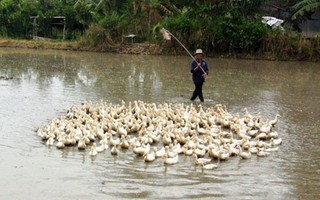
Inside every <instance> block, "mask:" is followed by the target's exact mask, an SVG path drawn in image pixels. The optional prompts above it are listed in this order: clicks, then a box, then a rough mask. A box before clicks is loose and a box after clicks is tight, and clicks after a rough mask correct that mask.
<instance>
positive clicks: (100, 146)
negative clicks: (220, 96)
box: [37, 101, 282, 169]
mask: <svg viewBox="0 0 320 200" xmlns="http://www.w3.org/2000/svg"><path fill="white" fill-rule="evenodd" d="M279 117H280V115H278V114H277V115H276V116H275V118H274V119H272V120H269V119H267V120H265V121H263V120H262V117H261V115H260V114H257V115H252V114H250V113H249V112H248V110H247V109H244V113H243V115H242V116H241V115H240V114H239V113H237V114H235V115H232V114H230V113H228V112H227V109H226V107H225V106H224V105H221V104H218V105H215V106H213V107H209V108H207V109H205V110H204V109H203V107H202V106H201V105H198V106H194V105H193V104H190V105H184V104H173V103H164V104H155V103H151V104H150V103H144V102H142V101H134V102H133V103H131V102H129V103H128V105H127V104H126V103H125V102H122V104H121V105H112V104H108V103H106V102H103V101H101V102H99V103H97V104H95V105H93V103H92V102H91V101H86V102H84V103H83V105H82V106H78V107H76V106H73V107H71V108H70V109H68V111H67V113H66V114H65V115H62V116H61V117H60V118H55V119H53V120H52V121H51V123H49V124H48V125H47V126H46V127H43V128H39V129H38V131H37V133H38V135H39V136H40V137H41V138H42V139H43V140H44V141H46V144H47V145H48V146H52V145H55V146H56V147H57V148H59V149H62V148H65V147H66V146H77V147H78V149H79V150H85V149H86V148H89V149H90V152H89V155H91V156H96V155H97V154H98V153H101V152H103V151H106V150H109V151H110V152H111V154H112V155H117V154H119V153H121V151H120V149H131V150H132V152H133V153H134V154H136V155H138V156H141V157H143V158H144V160H145V161H146V162H152V161H154V160H156V159H163V162H164V163H165V164H175V163H178V162H179V156H181V155H182V154H184V155H186V156H192V157H193V159H194V162H195V164H196V165H199V166H201V167H203V169H213V168H216V167H217V165H216V164H214V162H213V160H215V159H217V160H220V161H225V160H228V159H229V158H230V157H232V156H239V157H240V158H242V159H249V158H251V156H252V154H255V155H256V156H268V155H269V154H270V152H272V151H277V150H278V148H279V147H278V145H280V144H281V143H282V139H281V138H280V137H278V133H277V132H276V131H274V130H272V129H273V127H274V126H275V124H276V123H277V122H278V119H279Z"/></svg>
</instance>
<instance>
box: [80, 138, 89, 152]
mask: <svg viewBox="0 0 320 200" xmlns="http://www.w3.org/2000/svg"><path fill="white" fill-rule="evenodd" d="M86 146H87V145H86V142H85V139H84V138H81V139H80V140H79V142H78V149H79V150H84V149H86Z"/></svg>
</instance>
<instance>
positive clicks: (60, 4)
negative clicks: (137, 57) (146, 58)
mask: <svg viewBox="0 0 320 200" xmlns="http://www.w3.org/2000/svg"><path fill="white" fill-rule="evenodd" d="M265 2H266V0H242V1H238V0H228V1H217V0H196V1H182V0H176V1H173V0H131V1H129V0H37V1H35V0H1V1H0V22H1V27H0V36H2V37H5V38H20V39H31V38H32V36H33V25H32V20H31V18H30V17H31V16H37V17H38V26H37V35H38V36H41V37H45V38H53V39H58V40H61V39H62V38H63V37H62V31H63V30H62V28H61V27H53V26H51V25H52V23H53V19H52V17H54V16H64V17H65V25H66V26H65V27H66V33H65V38H66V39H67V40H72V41H78V42H79V45H80V46H82V47H86V48H84V49H94V50H108V48H110V47H112V46H114V45H119V44H124V43H130V42H132V41H134V42H147V43H154V44H159V45H161V46H162V47H163V48H164V49H165V48H170V49H175V50H176V51H175V52H179V51H180V52H183V49H181V47H180V46H179V45H178V44H177V43H176V42H175V41H172V42H170V44H168V43H165V42H164V41H163V39H162V36H161V35H160V33H159V30H160V29H161V28H162V27H165V28H167V29H168V30H170V31H171V32H172V33H173V34H174V35H175V36H176V37H177V38H179V40H181V42H182V43H183V44H185V45H186V46H187V48H188V49H191V50H192V49H196V48H199V47H201V48H203V49H204V50H205V51H206V52H207V54H209V55H210V54H224V55H239V54H251V55H260V54H266V53H269V54H272V55H273V56H281V58H285V57H286V58H290V57H295V58H298V59H301V60H319V59H320V58H319V52H320V47H319V40H320V39H319V38H311V39H306V38H304V37H303V36H301V34H300V33H297V32H293V31H280V30H274V29H271V28H270V27H267V26H266V25H264V24H262V23H261V16H262V13H261V7H262V5H263V3H265ZM285 2H287V4H288V5H290V9H291V10H292V15H291V20H292V21H293V22H294V21H297V20H298V19H301V18H302V17H303V16H304V15H309V14H310V12H313V11H316V10H319V0H303V1H297V0H293V1H285ZM129 34H135V35H136V37H135V38H134V39H133V40H130V39H129V38H126V37H125V36H126V35H129Z"/></svg>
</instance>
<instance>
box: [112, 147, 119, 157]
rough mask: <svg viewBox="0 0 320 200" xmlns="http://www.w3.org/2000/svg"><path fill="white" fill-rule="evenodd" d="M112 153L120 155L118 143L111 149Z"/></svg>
mask: <svg viewBox="0 0 320 200" xmlns="http://www.w3.org/2000/svg"><path fill="white" fill-rule="evenodd" d="M110 152H111V154H112V155H118V153H119V150H118V149H117V145H114V146H113V147H112V148H111V150H110Z"/></svg>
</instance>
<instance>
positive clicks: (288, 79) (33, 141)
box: [0, 48, 320, 200]
mask: <svg viewBox="0 0 320 200" xmlns="http://www.w3.org/2000/svg"><path fill="white" fill-rule="evenodd" d="M190 61H191V60H190V58H189V57H187V56H185V57H183V56H181V57H173V56H141V55H118V54H105V53H88V52H67V51H51V50H25V49H9V48H8V49H7V48H1V49H0V76H2V77H8V78H9V79H4V78H3V79H0V122H1V123H0V173H1V178H0V199H70V198H72V199H102V198H104V199H132V198H145V199H160V198H161V199H162V198H166V199H310V200H312V199H319V197H320V190H319V188H320V148H319V144H320V130H319V127H320V121H319V119H320V118H319V113H320V89H319V88H320V66H319V63H308V62H271V61H254V60H235V59H214V58H207V61H208V63H209V70H210V72H209V76H208V78H207V80H206V83H205V84H204V88H203V90H204V96H205V103H204V106H212V105H214V104H217V103H222V104H225V105H226V106H227V108H228V111H229V112H231V113H237V112H239V113H242V112H243V111H242V109H243V108H245V107H247V108H248V110H249V112H251V113H252V114H257V113H258V112H260V113H261V115H262V116H263V118H264V119H266V118H270V119H271V118H273V117H274V116H275V115H276V114H277V113H279V114H280V115H281V116H282V117H281V121H280V122H279V123H278V124H277V126H276V128H275V129H276V130H277V131H278V132H279V134H280V137H282V139H283V144H282V145H281V146H280V150H279V151H277V152H272V154H271V155H270V156H269V157H264V158H257V157H256V156H253V157H252V158H251V159H250V160H241V159H239V158H238V157H235V158H232V159H230V160H229V161H227V162H220V163H218V164H219V168H217V169H215V170H210V171H209V170H206V171H203V170H201V168H197V167H195V166H194V165H193V164H192V161H191V159H190V158H188V157H183V156H182V157H180V161H179V163H178V164H176V165H173V166H165V165H164V164H163V162H162V161H161V160H156V161H155V162H153V163H145V162H144V161H143V160H142V159H141V158H137V157H136V156H134V155H133V153H132V152H130V151H128V152H121V153H120V154H119V155H118V156H116V157H114V156H112V155H111V154H110V151H105V152H104V153H101V154H99V155H98V156H96V157H94V158H91V157H90V156H89V155H88V151H89V149H87V151H78V150H77V149H76V148H72V147H71V148H66V149H64V150H58V149H56V148H55V147H51V148H49V147H47V146H46V145H45V144H44V142H42V141H41V139H40V138H39V137H38V136H37V135H36V133H35V130H36V129H37V128H39V127H42V126H45V125H47V124H48V123H49V122H50V120H51V119H53V118H54V117H59V116H60V115H61V114H62V113H65V112H66V109H67V108H69V107H71V106H72V105H80V104H81V103H82V102H83V101H85V100H92V101H93V102H98V101H100V100H104V101H108V102H110V103H113V104H119V103H120V102H121V100H124V101H126V102H129V101H134V100H143V101H145V102H148V103H151V102H155V103H164V102H173V103H185V104H189V103H190V101H189V98H190V96H191V93H192V90H193V84H192V82H191V74H190V72H189V62H190ZM10 77H12V78H10ZM197 101H198V100H197ZM196 103H198V102H196Z"/></svg>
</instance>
